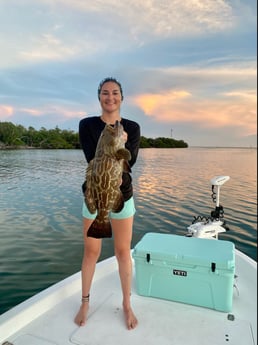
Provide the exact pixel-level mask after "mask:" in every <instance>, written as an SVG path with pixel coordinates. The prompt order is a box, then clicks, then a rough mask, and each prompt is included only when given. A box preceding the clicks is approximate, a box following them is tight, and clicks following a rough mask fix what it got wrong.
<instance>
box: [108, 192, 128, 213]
mask: <svg viewBox="0 0 258 345" xmlns="http://www.w3.org/2000/svg"><path fill="white" fill-rule="evenodd" d="M124 204H125V202H124V197H123V194H122V193H119V195H118V197H117V198H116V200H115V202H114V204H113V207H112V210H111V211H112V212H114V213H118V212H120V211H122V209H123V207H124Z"/></svg>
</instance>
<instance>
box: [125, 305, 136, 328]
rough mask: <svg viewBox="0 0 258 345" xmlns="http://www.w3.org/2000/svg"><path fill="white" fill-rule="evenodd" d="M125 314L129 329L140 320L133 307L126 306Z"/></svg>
mask: <svg viewBox="0 0 258 345" xmlns="http://www.w3.org/2000/svg"><path fill="white" fill-rule="evenodd" d="M124 316H125V322H126V326H127V328H128V329H129V330H131V329H134V328H135V327H136V326H137V324H138V320H137V318H136V316H135V315H134V313H133V311H132V308H124Z"/></svg>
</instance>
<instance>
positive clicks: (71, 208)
mask: <svg viewBox="0 0 258 345" xmlns="http://www.w3.org/2000/svg"><path fill="white" fill-rule="evenodd" d="M256 164H257V150H256V149H251V148H250V149H236V148H234V149H230V148H225V149H222V148H188V149H141V150H140V153H139V158H138V161H137V163H136V165H135V167H134V169H133V181H134V193H135V194H134V195H135V202H136V206H137V213H136V216H135V222H134V234H133V241H132V247H133V246H134V245H135V244H136V243H137V242H138V241H139V240H140V239H141V238H142V236H143V234H144V233H146V232H148V231H153V232H162V233H168V232H169V233H173V234H178V235H184V234H185V233H186V231H187V226H189V225H190V224H191V223H192V220H193V217H194V216H198V215H200V216H207V217H208V216H209V215H210V211H211V210H212V209H214V207H215V204H214V202H213V201H212V198H211V193H212V192H211V185H210V182H209V181H210V179H211V178H212V177H213V176H216V175H229V176H230V180H229V181H228V182H226V183H225V184H224V185H223V186H222V187H221V195H220V204H222V205H223V207H224V211H225V219H226V221H227V224H228V226H229V228H230V231H228V232H226V233H224V234H221V236H220V237H221V238H222V239H226V240H230V241H233V242H234V243H235V246H236V248H237V249H239V250H241V251H243V252H244V253H245V254H247V255H249V256H250V257H252V258H253V259H254V260H256V261H257V251H256V249H257V242H256V241H257V168H256ZM85 168H86V164H85V160H84V156H83V154H82V152H81V151H80V150H15V151H0V182H1V183H0V240H1V244H0V314H1V313H3V312H4V311H6V310H8V309H10V308H11V307H13V306H14V305H16V304H18V303H20V302H21V301H23V300H25V299H26V298H28V297H30V296H32V295H34V294H35V293H37V292H39V291H41V290H42V289H44V288H46V287H48V286H50V285H52V284H54V283H55V282H57V281H59V280H61V279H63V278H65V277H67V276H69V275H70V274H73V273H75V272H77V271H79V270H80V265H81V259H82V252H83V246H82V231H81V205H82V200H83V197H82V193H81V184H82V182H83V180H84V175H85ZM112 241H113V240H112V239H105V240H104V241H103V248H102V254H101V258H100V260H103V259H105V258H107V257H109V256H111V255H113V242H112Z"/></svg>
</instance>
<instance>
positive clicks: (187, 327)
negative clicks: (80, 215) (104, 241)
mask: <svg viewBox="0 0 258 345" xmlns="http://www.w3.org/2000/svg"><path fill="white" fill-rule="evenodd" d="M228 179H229V177H227V176H216V177H214V178H213V179H211V183H212V188H214V186H215V188H217V194H216V197H217V198H216V207H215V210H214V211H213V212H212V213H211V217H209V219H195V221H194V222H193V224H191V225H190V226H189V227H188V229H187V231H186V237H199V238H206V239H207V238H208V239H209V241H220V239H219V238H218V235H219V233H221V232H224V231H227V230H228V229H227V225H226V224H225V221H224V220H223V208H222V206H221V205H220V204H219V191H220V187H221V186H222V185H223V184H224V183H225V182H226V181H227V180H228ZM189 240H191V239H189ZM234 253H235V273H234V287H233V295H232V310H231V311H230V312H223V311H219V310H215V309H212V308H206V307H203V306H198V305H191V304H188V303H182V302H178V301H173V300H167V299H163V298H156V297H151V296H142V295H139V293H138V292H137V277H136V265H135V259H134V255H133V254H134V249H132V261H133V284H132V296H131V297H132V306H133V309H134V311H135V313H136V315H137V318H138V321H139V324H138V326H137V328H135V329H134V330H130V331H129V330H127V329H126V327H125V323H124V319H123V310H122V308H121V300H122V294H121V289H120V280H119V275H118V267H117V261H116V258H115V257H110V258H107V259H105V260H103V261H100V262H98V263H97V267H96V272H95V275H94V280H93V285H92V292H91V304H90V310H89V315H88V320H87V323H86V325H85V326H83V327H78V326H77V325H76V324H75V323H74V321H73V320H74V316H75V314H76V313H77V311H78V308H79V306H80V300H81V272H77V273H75V274H73V275H71V276H69V277H68V278H66V279H64V280H62V281H60V282H58V283H56V284H54V285H52V286H50V287H49V288H47V289H45V290H43V291H41V292H39V293H38V294H36V295H34V296H32V297H31V298H29V299H27V300H25V301H24V302H22V303H20V304H18V305H17V306H15V307H13V308H12V309H10V310H8V311H7V312H5V313H4V314H2V315H0V345H74V344H75V345H100V344H101V345H103V344H105V345H116V344H117V345H120V344H123V345H132V344H135V345H138V344H141V345H157V344H160V345H226V344H228V345H257V263H256V261H254V260H253V259H252V258H250V257H248V256H247V255H246V254H244V253H243V252H241V251H239V250H237V249H234Z"/></svg>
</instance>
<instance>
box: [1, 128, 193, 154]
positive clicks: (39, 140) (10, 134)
mask: <svg viewBox="0 0 258 345" xmlns="http://www.w3.org/2000/svg"><path fill="white" fill-rule="evenodd" d="M187 147H188V144H187V143H186V142H184V141H183V140H176V139H173V138H165V137H160V138H155V139H153V138H145V137H143V136H141V141H140V148H187ZM18 148H22V149H24V148H25V149H80V148H81V147H80V142H79V133H78V132H77V133H76V132H74V131H72V130H61V129H59V128H58V127H56V128H55V129H49V130H47V129H46V128H44V127H41V128H40V130H36V129H34V128H33V127H29V128H28V129H27V128H25V127H23V126H22V125H14V124H13V123H12V122H0V149H18Z"/></svg>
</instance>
